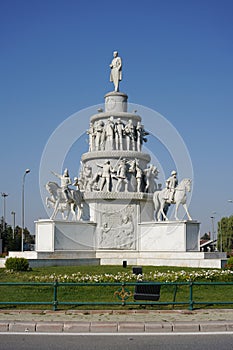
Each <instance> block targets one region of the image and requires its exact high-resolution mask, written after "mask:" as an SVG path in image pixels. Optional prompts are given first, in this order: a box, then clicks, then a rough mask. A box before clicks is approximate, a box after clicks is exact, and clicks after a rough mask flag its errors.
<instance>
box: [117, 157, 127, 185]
mask: <svg viewBox="0 0 233 350" xmlns="http://www.w3.org/2000/svg"><path fill="white" fill-rule="evenodd" d="M116 178H117V184H116V192H119V191H120V190H121V187H122V185H124V186H125V192H127V191H128V179H127V162H126V159H122V160H121V162H120V165H119V167H118V169H117V175H116Z"/></svg>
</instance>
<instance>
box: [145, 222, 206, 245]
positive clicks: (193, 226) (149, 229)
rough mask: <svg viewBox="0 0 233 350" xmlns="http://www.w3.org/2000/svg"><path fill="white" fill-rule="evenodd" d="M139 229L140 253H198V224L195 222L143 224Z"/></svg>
mask: <svg viewBox="0 0 233 350" xmlns="http://www.w3.org/2000/svg"><path fill="white" fill-rule="evenodd" d="M139 227H140V238H139V241H140V246H139V249H140V251H157V252H163V251H169V252H171V251H174V252H191V251H193V252H199V251H200V223H199V222H197V221H162V222H144V223H142V224H140V225H139Z"/></svg>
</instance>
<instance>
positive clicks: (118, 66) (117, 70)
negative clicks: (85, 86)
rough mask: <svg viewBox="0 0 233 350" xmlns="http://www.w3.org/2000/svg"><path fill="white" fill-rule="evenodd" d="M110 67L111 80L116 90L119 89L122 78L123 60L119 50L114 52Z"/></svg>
mask: <svg viewBox="0 0 233 350" xmlns="http://www.w3.org/2000/svg"><path fill="white" fill-rule="evenodd" d="M110 68H111V73H110V81H111V82H113V84H114V87H115V91H119V81H121V80H122V61H121V58H120V57H119V56H118V52H117V51H114V52H113V60H112V62H111V64H110Z"/></svg>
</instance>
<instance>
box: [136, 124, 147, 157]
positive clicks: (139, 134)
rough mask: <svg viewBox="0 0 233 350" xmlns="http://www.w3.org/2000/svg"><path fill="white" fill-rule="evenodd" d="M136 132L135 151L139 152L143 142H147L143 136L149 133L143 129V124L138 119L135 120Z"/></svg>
mask: <svg viewBox="0 0 233 350" xmlns="http://www.w3.org/2000/svg"><path fill="white" fill-rule="evenodd" d="M136 132H137V151H139V152H140V151H141V148H142V144H143V142H147V138H146V137H145V136H146V135H149V133H148V132H147V131H146V130H145V129H144V125H142V124H141V122H140V121H138V122H137V126H136Z"/></svg>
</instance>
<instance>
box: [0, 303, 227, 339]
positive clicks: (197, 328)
mask: <svg viewBox="0 0 233 350" xmlns="http://www.w3.org/2000/svg"><path fill="white" fill-rule="evenodd" d="M232 331H233V310H229V309H211V310H210V309H209V310H203V309H202V310H194V311H188V310H182V311H179V310H171V311H168V310H166V311H165V310H102V311H100V310H68V311H64V310H63V311H49V310H46V311H43V310H22V311H20V310H17V311H13V310H0V332H47V333H61V332H64V333H88V332H91V333H116V332H118V333H143V332H146V333H164V332H166V333H167V332H232Z"/></svg>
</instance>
